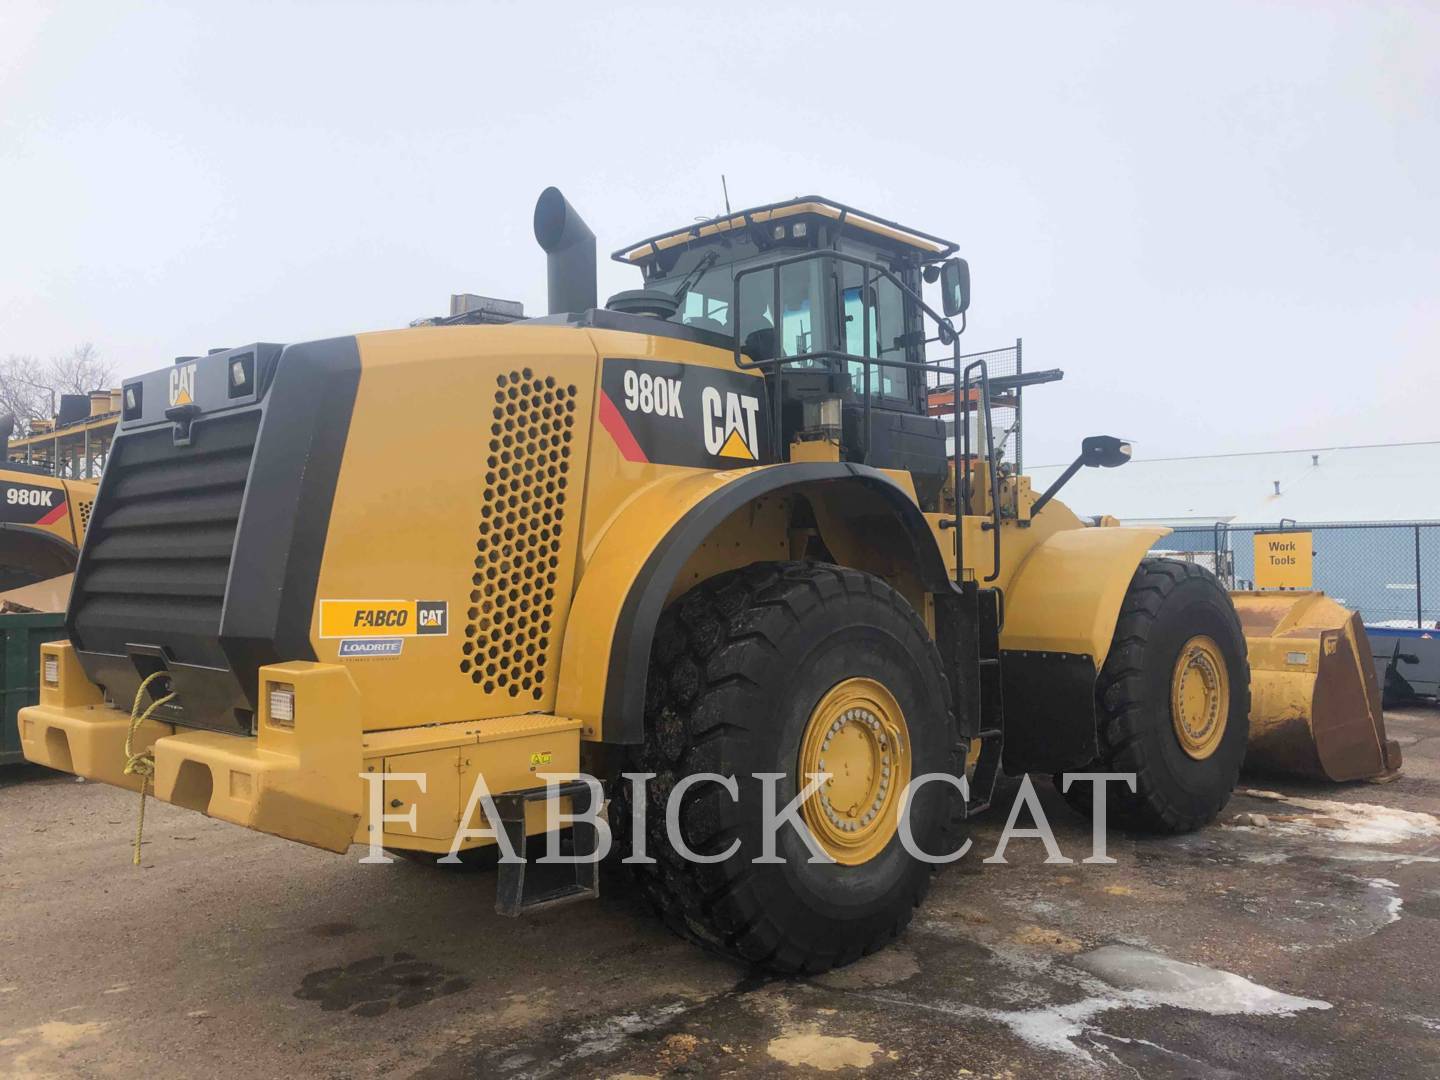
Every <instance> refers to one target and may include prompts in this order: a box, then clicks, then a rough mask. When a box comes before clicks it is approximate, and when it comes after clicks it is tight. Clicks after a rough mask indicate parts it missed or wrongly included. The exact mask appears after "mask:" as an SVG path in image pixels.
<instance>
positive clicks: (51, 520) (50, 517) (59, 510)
mask: <svg viewBox="0 0 1440 1080" xmlns="http://www.w3.org/2000/svg"><path fill="white" fill-rule="evenodd" d="M69 505H70V504H69V503H68V502H62V503H61V504H60V505H59V506H57V507H55V509H54V510H51V511H50V512H49V513H48V514H46V515H45V516H44V517H42V518H41V519H40V520H39V521H37V522H36V523H35V524H37V525H54V524H55V522H57V521H59V520H60V519H61V518H63V517H64V516H65V510H66V508H67V507H68V506H69Z"/></svg>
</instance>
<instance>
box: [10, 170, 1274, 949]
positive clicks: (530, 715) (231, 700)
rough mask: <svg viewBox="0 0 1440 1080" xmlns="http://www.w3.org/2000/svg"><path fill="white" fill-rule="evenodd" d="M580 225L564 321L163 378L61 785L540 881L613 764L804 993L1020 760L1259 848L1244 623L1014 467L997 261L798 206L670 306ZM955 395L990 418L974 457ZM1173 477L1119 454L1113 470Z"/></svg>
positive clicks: (399, 337) (673, 281)
mask: <svg viewBox="0 0 1440 1080" xmlns="http://www.w3.org/2000/svg"><path fill="white" fill-rule="evenodd" d="M535 232H536V236H537V239H538V240H539V242H540V244H541V246H542V247H543V248H544V249H545V251H546V253H547V258H548V276H549V286H550V308H551V311H550V314H549V315H547V316H544V317H541V318H532V319H523V320H516V321H514V322H511V323H508V324H506V325H484V326H474V325H471V326H465V325H445V326H427V327H416V328H412V329H405V330H398V331H387V332H378V333H366V334H356V335H353V336H346V337H339V338H330V339H326V340H320V341H310V342H304V343H299V344H292V345H285V346H281V345H272V344H265V343H257V344H254V345H250V346H246V347H243V348H239V349H231V350H228V351H225V352H220V353H215V354H213V355H209V356H204V357H200V358H198V359H189V360H186V361H184V362H183V363H180V364H178V365H176V366H174V367H171V368H167V369H162V370H159V371H156V372H153V373H151V374H148V375H144V376H141V377H139V378H137V379H133V380H130V381H129V382H127V383H126V386H125V393H126V398H125V400H126V408H125V412H124V415H123V417H122V419H121V422H120V425H119V429H118V432H117V434H116V437H115V440H114V443H113V447H112V450H111V455H110V458H109V463H108V465H107V468H106V471H105V475H104V478H103V480H102V482H101V486H100V492H99V496H98V498H97V500H96V503H95V508H94V514H93V517H92V521H91V534H90V536H89V538H88V540H87V542H86V546H85V549H84V552H83V554H82V557H81V560H80V565H79V568H78V571H77V575H76V582H75V588H74V591H73V593H72V596H71V601H70V608H69V612H68V615H67V633H68V641H66V642H58V643H55V644H52V645H47V646H45V647H44V653H45V678H44V681H43V684H42V688H41V701H40V704H39V705H37V706H35V707H32V708H29V709H26V710H24V711H23V712H22V714H21V735H22V740H23V743H24V747H25V753H26V756H27V757H29V758H30V759H31V760H33V761H37V762H41V763H43V764H47V765H50V766H51V767H54V768H59V769H64V770H67V771H71V772H75V773H78V774H80V775H83V776H86V777H90V778H92V779H96V780H101V781H105V782H108V783H112V784H117V785H120V786H123V787H128V788H131V789H132V790H134V789H139V788H141V787H142V785H143V784H144V783H145V781H144V780H143V779H142V777H143V776H144V774H145V773H146V772H147V771H149V772H153V777H154V793H155V795H156V796H157V797H158V798H160V799H162V800H165V801H167V802H170V803H173V804H175V805H178V806H182V807H188V808H191V809H194V810H197V811H200V812H203V813H207V814H210V815H213V816H215V817H219V818H223V819H225V820H227V821H232V822H236V823H238V824H241V825H244V826H248V827H250V828H254V829H259V830H263V831H265V832H269V833H274V834H276V835H279V836H283V837H288V838H290V839H293V840H296V841H299V842H303V843H308V844H313V845H316V846H319V847H322V848H328V849H330V850H333V851H337V852H343V851H345V850H347V848H348V847H349V846H350V845H351V844H352V843H361V844H365V843H370V844H372V845H374V846H376V848H377V850H378V847H379V846H383V847H385V848H390V849H396V850H404V851H408V852H411V853H430V854H432V855H442V856H447V857H448V855H449V854H451V853H453V854H454V855H455V856H457V857H458V856H460V855H463V854H465V853H467V852H470V851H475V850H478V849H483V848H486V847H489V846H492V845H496V844H499V843H501V842H502V840H503V841H504V845H505V846H506V847H513V848H514V849H516V850H518V852H519V854H520V855H521V856H522V859H523V857H524V856H525V853H526V850H527V841H531V842H536V841H537V838H539V835H540V834H541V833H543V832H545V831H546V830H547V829H548V828H549V823H548V822H547V820H546V813H545V811H546V810H547V809H553V808H554V806H555V804H556V803H557V802H558V803H564V804H565V805H566V806H568V807H570V808H571V809H572V810H575V809H577V806H576V804H577V803H579V804H583V803H584V801H585V799H586V795H585V788H584V786H583V785H580V786H577V784H576V783H575V782H566V783H561V784H557V785H553V786H552V785H547V784H546V783H545V780H544V775H545V774H546V773H551V774H574V773H576V772H577V771H580V770H583V771H584V772H586V773H589V774H592V775H594V776H596V777H599V778H600V779H601V780H603V781H605V782H606V784H607V787H608V790H609V794H610V797H611V800H612V801H611V807H610V816H611V820H612V821H613V822H614V824H615V827H616V831H617V832H618V833H619V834H621V836H620V839H621V840H622V841H623V842H624V843H626V844H628V845H634V844H636V842H637V841H638V840H639V839H640V838H641V837H642V836H643V838H644V839H645V841H646V848H647V850H648V853H649V854H648V858H650V859H652V860H653V861H652V862H644V861H643V860H642V861H641V862H639V863H638V864H637V872H638V873H639V874H640V875H641V878H642V881H643V882H644V887H645V890H646V892H647V893H648V895H649V896H650V897H651V899H652V900H653V901H654V903H655V905H656V906H657V907H658V908H659V909H660V911H661V912H662V913H663V914H664V916H665V918H666V920H667V922H668V923H669V924H670V925H671V926H673V927H675V928H676V929H677V930H679V931H680V932H682V933H684V934H686V935H687V936H689V937H691V938H693V939H695V940H697V941H700V942H703V943H705V944H707V945H708V946H710V947H714V948H718V949H721V950H723V951H725V952H727V953H730V954H732V955H734V956H737V957H740V958H743V959H745V960H747V961H751V962H754V963H757V964H761V965H765V966H767V967H770V968H773V969H778V970H782V971H819V970H823V969H825V968H828V967H831V966H834V965H837V964H844V963H847V962H849V961H851V960H854V959H855V958H857V957H858V956H860V955H862V954H863V953H865V952H867V951H869V950H872V949H875V948H877V947H879V946H881V945H883V944H884V943H886V942H888V941H890V940H891V939H892V938H893V937H894V936H895V935H896V934H897V933H898V932H899V931H900V930H901V929H902V928H903V927H904V926H905V924H906V923H907V922H908V921H909V919H910V917H911V915H912V913H913V911H914V910H915V907H916V905H917V904H918V903H919V902H920V901H921V899H922V898H923V896H924V894H925V892H926V890H927V888H928V886H929V882H930V879H931V875H932V872H933V869H934V867H933V866H932V865H930V864H929V863H927V862H925V861H923V860H922V859H920V858H919V857H917V855H916V854H915V851H914V849H918V850H919V851H921V852H924V853H929V854H932V855H944V854H947V853H950V852H953V851H954V850H955V848H956V845H957V841H956V837H955V832H956V828H957V826H958V825H959V824H960V823H962V822H963V820H964V819H965V817H966V816H968V815H973V814H974V813H976V812H978V811H979V810H981V809H982V808H984V807H985V806H986V805H987V804H988V802H989V801H990V799H991V797H992V794H993V791H994V786H995V779H996V777H997V776H998V775H999V773H1000V772H1001V771H1002V770H1003V771H1006V772H1009V773H1012V774H1019V773H1026V772H1036V771H1040V772H1046V773H1063V772H1066V771H1076V770H1087V769H1091V768H1094V769H1096V770H1098V771H1106V772H1125V773H1133V774H1134V777H1135V780H1136V785H1135V788H1134V790H1133V791H1132V790H1130V789H1128V788H1124V787H1123V786H1121V785H1116V784H1111V785H1109V786H1108V788H1107V790H1108V792H1109V793H1110V798H1111V800H1112V801H1111V805H1110V810H1111V813H1112V815H1113V819H1114V820H1116V821H1118V822H1120V823H1122V824H1124V825H1126V826H1129V827H1133V828H1137V829H1145V830H1152V831H1160V832H1180V831H1184V830H1189V829H1196V828H1199V827H1201V826H1203V825H1205V824H1206V823H1207V822H1209V821H1212V820H1213V819H1214V818H1215V816H1216V815H1217V814H1218V813H1219V812H1220V810H1221V808H1222V807H1223V806H1224V805H1225V803H1226V801H1227V800H1228V799H1229V797H1230V793H1231V791H1232V789H1233V787H1234V784H1235V781H1236V777H1237V774H1238V772H1239V769H1240V763H1241V759H1242V758H1243V756H1244V753H1245V745H1246V739H1247V733H1248V722H1247V718H1248V714H1249V689H1248V687H1249V677H1248V668H1247V664H1246V654H1245V639H1244V635H1243V633H1242V630H1241V626H1240V623H1239V621H1238V619H1237V618H1236V615H1235V610H1234V606H1233V605H1232V603H1231V602H1230V598H1229V597H1228V595H1227V594H1226V592H1225V590H1224V589H1223V588H1221V587H1220V585H1219V583H1218V582H1217V581H1216V580H1215V578H1214V577H1213V576H1212V575H1210V574H1209V573H1207V572H1205V571H1204V570H1202V569H1200V568H1198V567H1195V566H1192V565H1188V564H1185V563H1181V562H1175V561H1171V560H1165V559H1149V558H1147V557H1146V553H1147V551H1148V550H1149V549H1150V547H1151V546H1152V545H1153V544H1154V543H1155V542H1156V540H1157V539H1158V538H1159V537H1161V536H1162V535H1163V534H1164V532H1165V530H1163V529H1159V528H1114V529H1091V528H1086V527H1084V523H1083V522H1082V521H1081V520H1080V519H1079V518H1078V517H1076V515H1075V514H1073V513H1072V512H1071V511H1070V510H1069V509H1068V508H1067V507H1066V506H1064V505H1063V503H1061V501H1060V500H1059V499H1058V498H1055V497H1054V496H1055V494H1056V489H1055V488H1054V487H1052V489H1051V490H1049V491H1047V492H1045V493H1043V494H1038V495H1037V493H1035V492H1034V491H1032V490H1031V486H1030V483H1029V480H1028V478H1026V477H1024V476H1002V475H1001V473H1000V471H999V470H998V469H997V468H996V461H997V459H996V455H995V453H994V448H993V444H992V436H991V434H990V431H991V428H990V425H989V423H988V413H989V409H990V398H991V394H992V393H994V392H996V391H997V385H996V384H995V383H993V382H992V380H990V378H989V374H988V370H987V368H986V365H985V363H984V361H983V360H981V361H975V362H972V363H969V364H964V363H962V362H961V361H960V359H959V357H960V350H959V331H960V330H962V329H963V318H964V315H965V312H966V309H967V308H968V306H969V270H968V267H967V266H966V264H965V263H964V262H963V261H961V260H960V259H958V258H957V257H956V254H955V253H956V250H957V249H956V245H955V244H953V243H951V242H950V241H948V240H945V239H942V238H940V237H938V236H934V235H932V234H929V233H926V232H923V231H921V230H918V229H914V228H910V227H907V226H904V225H901V224H899V223H896V222H893V221H889V220H886V219H884V218H882V217H879V216H877V215H874V214H869V213H865V212H862V211H859V210H856V209H854V208H853V207H848V206H845V205H843V204H840V203H837V202H834V201H832V200H829V199H825V198H821V197H818V196H814V197H804V198H799V199H792V200H788V201H785V202H781V203H774V204H770V205H767V206H761V207H756V208H754V209H751V210H746V211H741V212H738V213H733V214H727V215H725V216H724V217H722V218H719V219H716V220H713V221H709V222H706V223H703V224H698V225H693V226H686V227H684V228H681V229H677V230H673V231H670V232H666V233H662V234H659V235H656V236H653V237H650V238H648V239H645V240H642V241H639V242H636V243H634V244H631V245H627V246H626V247H625V248H623V249H622V250H621V251H619V252H617V253H616V258H617V259H618V260H619V261H621V262H622V263H625V264H626V265H629V266H632V267H634V268H636V269H637V270H638V271H639V272H640V273H641V276H642V287H640V288H637V289H633V290H629V291H627V292H624V293H621V294H619V295H617V296H615V297H612V298H611V299H610V301H609V302H608V303H607V304H606V305H605V306H603V307H602V306H599V304H598V302H597V297H596V294H595V280H596V267H595V242H594V236H593V234H592V233H591V232H590V230H589V229H588V228H587V227H586V226H585V224H584V222H583V221H581V219H580V218H579V216H578V215H577V214H576V213H575V211H574V209H573V208H572V207H571V206H570V205H569V204H568V203H567V202H566V200H565V199H564V198H563V196H561V194H560V193H559V192H558V191H557V190H555V189H553V188H552V189H549V190H547V191H546V192H545V193H544V194H543V195H542V196H541V198H540V201H539V203H538V205H537V206H536V209H535ZM927 285H929V286H932V287H933V288H934V290H935V291H938V293H939V297H938V300H936V299H934V292H933V291H932V292H931V294H930V295H931V299H927V298H926V297H927V293H926V286H927ZM956 320H961V322H960V323H959V325H957V322H956ZM932 349H933V350H935V351H936V352H937V353H939V354H940V355H939V358H936V357H935V356H932V355H931V354H930V353H931V350H932ZM942 380H948V382H949V384H950V385H952V386H953V387H955V391H954V393H956V395H957V397H956V400H958V401H959V402H961V411H962V413H968V414H969V415H971V416H973V418H974V419H975V420H976V423H974V424H961V425H959V427H960V429H961V438H960V439H958V440H957V445H956V447H955V448H954V450H953V452H948V451H947V448H946V438H945V429H944V424H943V421H942V420H941V419H939V418H937V417H933V416H931V415H929V409H928V407H927V404H928V397H929V394H930V392H931V385H932V383H937V382H939V381H942ZM1128 453H1129V448H1128V446H1127V445H1126V444H1125V443H1123V442H1122V441H1120V440H1118V439H1114V438H1109V437H1105V436H1092V437H1090V438H1087V439H1085V440H1084V442H1083V445H1082V452H1081V455H1080V458H1079V459H1078V462H1077V467H1115V466H1119V465H1123V464H1124V463H1125V462H1126V460H1127V459H1128ZM417 459H419V460H427V461H443V462H445V463H446V467H445V468H444V469H443V470H432V471H430V472H428V473H422V474H417V473H416V471H415V470H414V469H413V468H412V467H411V463H412V462H414V461H415V460H417ZM132 703H134V708H133V709H132ZM141 764H143V765H144V767H141ZM127 765H129V766H131V767H130V768H128V769H127ZM625 773H629V774H631V775H630V776H629V777H624V776H622V774H625ZM935 774H946V775H948V776H949V777H951V779H952V780H954V781H956V783H941V782H935V783H925V784H923V785H922V784H919V783H918V781H919V780H921V778H924V777H932V776H933V775H935ZM637 776H638V777H639V779H638V780H637V779H636V777H637ZM962 779H963V780H964V781H965V782H966V783H965V784H964V785H962V784H960V783H958V781H960V780H962ZM480 780H483V791H482V789H481V786H480V784H479V783H478V781H480ZM912 782H915V783H912ZM962 786H964V787H968V797H962V795H961V793H960V791H959V790H957V789H958V788H959V787H962ZM907 790H908V791H909V792H910V793H911V796H912V797H911V798H910V800H909V803H908V804H907V805H905V806H903V807H902V802H904V796H905V793H906V792H907ZM1070 794H1071V795H1072V797H1074V798H1075V799H1076V800H1077V801H1078V802H1085V803H1086V804H1087V805H1088V798H1089V795H1088V793H1086V792H1082V791H1079V790H1077V788H1072V789H1071V792H1070ZM486 795H488V798H486V797H483V796H486ZM792 800H797V801H798V802H797V805H798V817H799V821H800V824H799V825H797V826H796V827H794V828H790V827H785V828H781V829H780V830H779V831H778V833H775V832H773V831H771V830H768V829H767V827H766V823H767V820H769V818H770V815H767V809H770V810H773V809H775V808H778V807H784V806H786V805H787V804H789V803H791V801H792ZM667 807H673V808H674V821H675V828H674V830H671V829H668V828H666V814H665V809H666V808H667ZM647 811H648V812H647ZM902 812H903V813H904V814H905V815H906V816H905V817H904V819H903V820H902ZM907 823H908V826H909V831H908V834H907V833H906V832H905V830H904V828H903V826H904V825H905V824H907ZM598 831H599V830H598V829H591V830H589V833H590V834H593V833H595V832H598ZM574 835H575V843H576V846H577V848H586V847H588V843H589V840H590V839H593V836H587V835H582V830H580V829H576V830H575V832H574ZM907 835H908V837H909V838H910V839H911V840H912V841H913V848H912V847H911V846H907V843H906V837H907ZM767 845H768V846H767ZM532 849H533V848H532ZM817 853H818V856H819V857H816V855H817ZM580 854H585V851H581V852H580ZM525 869H526V863H525V862H524V861H521V862H519V863H518V864H517V863H515V862H511V861H503V860H502V862H501V863H500V867H499V874H498V889H499V896H498V899H497V903H498V906H499V907H500V908H501V909H502V910H503V911H505V912H507V913H515V912H519V911H522V910H525V909H527V908H528V907H530V906H533V905H534V904H536V903H546V904H549V903H554V902H557V901H559V900H563V899H570V898H578V897H584V896H591V895H594V892H595V879H594V868H593V866H592V867H590V868H589V869H580V870H577V872H576V874H575V880H574V881H573V882H572V883H570V884H568V885H566V886H564V887H557V888H555V889H554V890H551V891H548V892H546V893H544V894H543V895H540V894H537V893H535V892H533V891H531V890H530V888H529V883H527V879H526V877H525Z"/></svg>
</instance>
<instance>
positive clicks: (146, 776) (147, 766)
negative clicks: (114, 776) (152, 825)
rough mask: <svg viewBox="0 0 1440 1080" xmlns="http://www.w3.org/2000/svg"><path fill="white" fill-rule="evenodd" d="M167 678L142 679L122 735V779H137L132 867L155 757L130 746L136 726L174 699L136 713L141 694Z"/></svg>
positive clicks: (160, 674)
mask: <svg viewBox="0 0 1440 1080" xmlns="http://www.w3.org/2000/svg"><path fill="white" fill-rule="evenodd" d="M166 677H167V673H166V672H164V671H156V672H152V673H151V674H149V675H146V676H145V678H144V680H143V681H142V682H141V683H140V688H139V689H138V690H136V691H135V704H134V705H133V706H131V708H130V730H129V731H128V732H127V733H126V735H125V775H126V776H138V777H140V820H139V821H137V822H136V823H135V858H134V865H136V866H139V865H140V838H141V837H142V836H143V835H144V834H145V799H146V797H147V796H148V795H149V794H150V781H151V779H152V778H153V777H154V776H155V754H154V751H152V750H141V751H140V753H138V754H137V753H135V752H134V750H133V748H132V746H131V743H132V742H133V741H134V739H135V732H136V731H138V730H139V728H140V725H141V724H143V723H144V722H145V721H146V720H149V719H150V714H151V713H153V712H154V711H155V710H156V709H158V708H160V706H161V705H164V704H165V703H166V702H168V701H171V700H173V699H174V697H175V693H174V691H171V692H170V693H168V694H166V695H165V696H164V697H162V698H156V699H155V700H154V701H152V702H151V703H150V706H149V708H147V709H146V710H145V711H144V712H141V711H140V705H141V703H142V702H144V700H145V690H146V688H147V687H149V685H150V684H151V683H152V682H154V681H155V680H156V679H163V678H166Z"/></svg>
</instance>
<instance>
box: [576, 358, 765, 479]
mask: <svg viewBox="0 0 1440 1080" xmlns="http://www.w3.org/2000/svg"><path fill="white" fill-rule="evenodd" d="M764 386H765V383H764V380H762V379H758V378H755V377H753V376H748V375H743V374H741V373H740V372H738V371H726V370H724V369H721V368H712V367H705V366H704V365H701V364H681V363H672V362H669V361H665V360H606V361H605V367H604V371H603V372H602V374H601V377H600V423H601V426H603V427H604V428H605V430H606V431H607V432H609V434H610V437H611V438H612V439H614V440H615V445H616V446H617V447H618V448H619V450H620V453H621V456H623V457H624V458H625V459H626V460H627V461H640V462H650V463H654V464H657V465H688V466H692V467H694V468H701V469H733V468H737V467H744V466H746V465H758V464H760V463H761V462H763V461H765V460H766V459H767V450H766V447H765V446H764V445H763V443H764V441H765V436H766V433H767V427H766V425H767V417H766V407H765V406H766V402H765V394H764Z"/></svg>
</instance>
